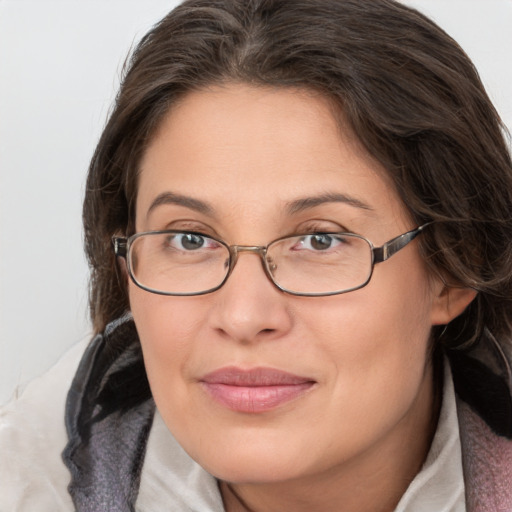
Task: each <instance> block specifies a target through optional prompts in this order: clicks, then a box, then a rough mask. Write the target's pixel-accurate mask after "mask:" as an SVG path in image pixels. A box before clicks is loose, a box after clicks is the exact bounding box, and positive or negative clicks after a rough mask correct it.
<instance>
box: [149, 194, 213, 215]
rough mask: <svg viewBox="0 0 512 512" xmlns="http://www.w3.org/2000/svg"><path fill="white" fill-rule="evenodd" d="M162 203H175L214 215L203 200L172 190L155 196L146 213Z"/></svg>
mask: <svg viewBox="0 0 512 512" xmlns="http://www.w3.org/2000/svg"><path fill="white" fill-rule="evenodd" d="M164 204H177V205H179V206H185V207H186V208H190V209H191V210H196V211H197V212H199V213H203V214H205V215H210V216H213V215H214V210H213V208H212V207H211V206H210V205H209V204H208V203H206V202H205V201H201V200H199V199H194V198H193V197H189V196H184V195H181V194H175V193H174V192H162V193H161V194H159V195H158V196H156V198H155V199H154V200H153V202H152V203H151V205H150V206H149V208H148V212H147V215H149V214H150V213H151V212H152V211H153V210H154V209H155V208H157V207H158V206H161V205H164Z"/></svg>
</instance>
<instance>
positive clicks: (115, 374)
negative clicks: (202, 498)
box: [63, 314, 512, 512]
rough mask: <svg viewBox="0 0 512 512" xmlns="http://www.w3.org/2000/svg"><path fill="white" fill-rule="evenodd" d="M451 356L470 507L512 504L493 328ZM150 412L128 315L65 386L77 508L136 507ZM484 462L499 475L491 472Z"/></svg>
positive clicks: (507, 414) (97, 511)
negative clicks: (469, 481)
mask: <svg viewBox="0 0 512 512" xmlns="http://www.w3.org/2000/svg"><path fill="white" fill-rule="evenodd" d="M448 357H449V359H450V362H451V366H452V373H453V377H454V383H455V390H456V393H457V395H458V403H459V416H460V417H459V420H460V428H461V440H462V443H463V455H464V457H463V459H464V461H463V462H464V470H465V477H468V476H469V478H470V480H471V481H475V485H472V484H471V488H470V489H469V494H467V501H468V503H467V504H468V510H475V511H476V510H479V511H480V510H482V511H483V510H489V511H494V510H498V509H499V510H512V508H510V509H509V508H501V507H502V506H505V507H508V506H509V505H510V506H511V507H512V481H510V480H511V479H512V475H511V474H510V469H511V468H512V463H510V462H509V459H510V457H509V454H512V442H510V441H508V439H511V438H512V399H511V390H512V385H511V370H510V364H509V362H508V359H507V357H506V356H505V354H504V352H503V349H502V347H500V345H499V344H498V343H497V342H496V340H495V339H494V338H493V336H492V335H491V334H490V333H486V334H485V336H484V337H483V338H482V339H481V340H480V341H479V342H478V343H476V344H475V345H474V346H473V347H472V348H471V350H468V351H464V352H462V351H459V352H457V351H452V352H450V353H449V354H448ZM461 404H462V405H461ZM468 406H469V407H468ZM154 412H155V405H154V402H153V399H152V397H151V392H150V389H149V384H148V381H147V377H146V372H145V369H144V362H143V359H142V352H141V348H140V343H139V339H138V335H137V331H136V328H135V325H134V323H133V320H132V317H131V315H129V314H127V315H125V316H124V317H122V318H120V319H119V320H117V321H115V322H112V323H111V324H109V325H108V326H107V328H106V330H105V332H104V333H103V334H102V335H98V336H96V337H95V338H94V339H93V340H92V342H91V344H90V345H89V347H88V349H87V350H86V352H85V354H84V356H83V358H82V360H81V363H80V366H79V368H78V371H77V373H76V375H75V378H74V380H73V383H72V385H71V389H70V390H69V394H68V399H67V404H66V425H67V431H68V436H69V442H68V444H67V446H66V449H65V451H64V453H63V458H64V462H65V464H66V465H67V467H68V468H69V470H70V472H71V483H70V485H69V492H70V494H71V496H72V499H73V502H74V504H75V507H76V510H77V512H103V511H109V512H131V511H134V510H135V502H136V499H137V494H138V489H139V484H140V475H141V470H142V465H143V462H144V456H145V451H146V444H147V440H148V436H149V431H150V429H151V425H152V421H153V416H154ZM480 418H482V419H483V420H484V421H485V423H484V422H483V421H482V420H481V419H480ZM479 422H481V424H480V423H479ZM507 438H508V439H507ZM482 439H484V440H485V443H484V442H483V441H482ZM466 448H468V449H467V450H466ZM493 451H494V453H493ZM500 456H501V458H503V461H502V462H499V465H497V464H498V463H497V462H496V459H497V458H499V457H500ZM488 459H492V460H490V461H488ZM489 464H491V465H493V464H494V465H495V466H496V467H497V469H496V471H494V473H500V474H498V475H494V474H493V475H491V476H489V475H488V474H487V473H488V471H486V469H485V468H486V467H487V468H489ZM479 479H480V480H482V481H481V482H480V483H479V482H478V480H479ZM508 484H510V485H508ZM468 485H469V484H468V482H466V490H467V492H468ZM496 489H497V490H496ZM486 493H487V494H486ZM498 495H499V496H498ZM482 499H483V500H484V501H482ZM496 500H498V501H499V503H500V506H499V508H496V503H497V501H496ZM483 502H485V503H488V504H489V506H482V505H481V503H483ZM491 502H492V503H491ZM503 503H505V505H502V504H503Z"/></svg>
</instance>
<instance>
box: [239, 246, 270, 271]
mask: <svg viewBox="0 0 512 512" xmlns="http://www.w3.org/2000/svg"><path fill="white" fill-rule="evenodd" d="M229 252H230V253H231V265H230V267H231V268H230V273H231V272H232V271H233V269H234V267H235V265H236V262H237V261H238V256H239V255H240V253H242V252H248V253H253V254H256V255H258V256H259V258H260V261H261V264H262V265H263V269H264V270H265V273H268V271H267V248H266V247H265V246H264V245H231V246H229Z"/></svg>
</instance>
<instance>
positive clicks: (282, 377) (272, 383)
mask: <svg viewBox="0 0 512 512" xmlns="http://www.w3.org/2000/svg"><path fill="white" fill-rule="evenodd" d="M200 382H201V384H202V385H203V387H204V388H205V389H206V391H207V392H208V393H209V394H210V395H211V396H212V397H213V399H214V400H216V401H217V402H219V403H220V404H222V405H224V406H226V407H228V408H229V409H231V410H233V411H237V412H249V413H259V412H265V411H269V410H271V409H274V408H276V407H278V406H280V405H282V404H284V403H286V402H289V401H290V400H293V399H294V398H297V397H298V396H300V395H302V394H303V393H305V392H306V391H308V390H309V389H310V388H311V387H312V386H313V385H314V384H315V381H313V380H311V379H309V378H307V377H300V376H298V375H293V374H290V373H287V372H282V371H280V370H275V369H272V368H253V369H251V370H241V369H239V368H235V367H226V368H221V369H220V370H216V371H214V372H212V373H209V374H208V375H205V376H204V377H203V378H202V379H201V381H200Z"/></svg>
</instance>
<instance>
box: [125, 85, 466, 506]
mask: <svg viewBox="0 0 512 512" xmlns="http://www.w3.org/2000/svg"><path fill="white" fill-rule="evenodd" d="M335 117H336V116H334V115H333V109H332V106H331V105H330V103H329V102H328V101H327V100H326V99H325V98H323V97H322V96H320V95H317V94H314V93H311V92H308V91H304V90H297V89H271V88H262V87H260V88H256V87H251V86H247V85H243V84H227V85H224V86H222V87H220V86H219V87H212V88H210V89H207V90H201V91H197V92H193V93H190V94H188V95H187V96H185V97H184V98H183V99H182V101H181V102H180V103H179V104H177V105H175V106H174V107H173V109H172V110H171V112H170V113H169V114H168V115H167V117H166V118H165V119H164V120H163V122H162V124H161V126H160V128H159V130H158V132H157V134H156V135H155V137H154V139H153V140H152V142H151V143H150V145H149V147H148V149H147V151H146V153H145V156H144V158H143V160H142V163H141V175H140V182H139V191H138V196H137V206H136V229H137V231H138V232H140V231H147V230H158V229H194V230H199V231H201V232H204V233H205V234H211V235H213V236H216V237H219V238H221V239H223V240H225V241H226V242H227V243H229V244H243V245H266V244H267V243H269V242H270V241H271V240H274V239H276V238H278V237H281V236H284V235H287V234H291V233H295V232H297V231H301V230H312V229H313V230H314V229H320V230H326V229H335V230H340V229H341V230H346V231H352V232H355V233H358V234H361V235H363V236H365V237H367V238H368V239H369V240H371V241H372V242H373V243H374V245H375V246H378V245H381V244H383V243H384V242H386V241H387V240H389V239H391V238H392V237H394V236H397V235H399V234H401V233H403V232H405V231H408V230H409V229H412V228H414V227H416V226H415V225H414V224H413V223H412V221H411V220H410V218H409V217H408V214H407V211H406V210H405V208H404V206H403V205H402V204H401V202H400V200H399V199H398V197H397V194H396V193H395V191H394V189H393V187H392V186H391V185H390V183H389V182H388V180H387V179H386V177H385V171H384V169H382V168H381V167H380V166H379V164H378V163H377V162H375V161H374V160H373V159H372V158H371V157H370V156H369V155H368V154H367V153H366V152H365V151H364V150H363V149H362V147H361V146H360V145H359V144H358V142H357V140H355V138H354V136H353V135H352V134H351V133H350V131H349V130H347V129H345V128H343V127H341V128H340V126H339V124H340V123H339V119H338V120H336V118H335ZM169 192H170V193H172V194H175V195H176V194H179V195H183V196H187V197H189V198H192V199H195V200H199V201H201V202H203V203H206V204H207V205H208V208H207V209H204V208H199V209H198V208H197V205H196V204H195V203H194V202H193V201H190V200H189V201H188V202H187V203H186V204H175V203H174V202H172V201H167V202H166V201H163V202H162V201H160V204H158V205H157V206H155V207H153V208H151V205H152V203H153V202H154V201H155V199H156V198H157V197H158V196H159V195H161V194H162V193H169ZM329 193H330V194H332V193H336V194H344V195H348V196H350V197H351V198H353V199H355V200H357V201H359V202H360V203H363V204H364V205H365V207H364V208H363V207H361V205H358V204H349V203H347V202H340V201H326V202H322V201H321V202H320V204H316V205H314V206H311V207H307V208H304V209H301V210H300V211H290V210H289V208H288V205H289V203H290V202H293V201H296V200H297V199H302V198H307V197H317V196H322V195H325V194H329ZM181 203H183V201H181ZM129 294H130V304H131V308H132V312H133V315H134V319H135V322H136V325H137V329H138V331H139V334H140V338H141V343H142V348H143V353H144V359H145V364H146V368H147V373H148V377H149V381H150V384H151V389H152V392H153V395H154V398H155V401H156V404H157V407H158V410H159V412H160V413H161V415H162V417H163V419H164V421H165V423H166V424H167V426H168V428H169V429H170V431H171V432H172V433H173V435H174V436H175V437H176V439H177V440H178V441H179V443H180V444H181V445H182V446H183V447H184V449H185V450H186V451H187V452H188V453H189V454H190V455H191V457H193V458H194V459H195V460H196V461H197V462H199V464H201V465H202V466H203V467H204V468H205V469H206V470H207V471H209V472H210V473H212V474H213V475H215V476H216V477H217V478H219V479H220V480H221V481H222V483H221V484H220V488H221V491H222V495H223V498H224V501H225V506H226V509H227V510H229V511H236V510H253V511H260V510H262V511H263V510H264V511H267V512H268V511H278V510H294V511H302V510H307V511H311V510H317V511H331V510H332V511H334V510H336V511H337V510H340V508H339V507H340V503H343V510H344V511H361V510H366V511H390V510H393V508H394V507H395V506H396V504H397V503H398V501H399V499H400V497H401V496H402V494H403V493H404V491H405V490H406V488H407V485H408V484H409V483H410V481H411V480H412V479H413V478H414V475H415V474H416V473H417V472H418V470H419V468H420V466H421V464H422V462H423V460H424V458H425V456H426V454H427V451H428V447H429V444H430V440H431V436H432V424H433V422H432V420H433V419H434V420H435V406H434V403H433V402H434V401H433V378H432V368H431V365H430V362H429V360H428V358H427V352H428V351H427V348H428V341H429V334H430V330H431V327H432V325H436V324H444V323H447V322H449V321H450V320H451V319H452V318H453V317H455V316H456V315H458V314H460V312H461V311H462V310H463V309H464V307H465V306H466V305H467V304H468V303H469V302H470V300H471V299H472V298H473V294H472V292H470V291H468V290H464V289H452V288H446V287H445V286H444V285H443V284H442V283H440V282H439V281H438V280H437V279H436V278H434V277H432V276H431V275H429V273H428V271H427V268H426V266H425V264H424V262H423V261H422V259H421V258H420V256H419V253H418V247H417V241H414V242H412V243H411V244H409V245H408V246H407V247H406V248H404V249H403V250H402V251H400V252H399V253H397V254H396V255H394V256H393V257H392V258H391V259H390V260H388V261H387V262H384V263H381V264H378V265H376V266H375V269H374V274H373V276H372V279H371V281H370V283H369V284H368V285H367V286H366V287H364V288H362V289H360V290H357V291H354V292H351V293H347V294H342V295H335V296H330V297H313V298H312V297H296V296H291V295H288V294H285V293H283V292H281V291H279V290H278V289H277V288H275V287H274V286H273V284H272V283H271V282H270V281H269V280H268V278H267V277H266V276H265V274H264V271H263V269H262V266H261V262H260V261H259V259H258V256H256V255H254V254H249V253H244V254H242V255H241V256H240V257H239V260H238V263H237V265H236V267H235V269H234V271H233V273H232V275H231V276H230V277H229V279H228V281H227V283H226V284H225V285H224V286H223V287H222V288H221V289H219V290H217V291H216V292H213V293H210V294H207V295H203V296H194V297H185V298H183V297H181V298H180V297H168V296H160V295H156V294H151V293H148V292H146V291H144V290H141V289H139V288H138V287H136V286H135V285H134V284H133V283H132V282H131V281H130V283H129ZM225 366H237V367H239V368H253V367H256V366H265V367H271V368H276V369H279V370H283V371H286V372H289V373H293V374H296V375H301V376H308V377H309V378H311V379H312V380H314V381H315V385H314V386H313V387H312V388H311V389H310V390H309V391H308V392H306V393H304V394H303V395H301V396H299V397H297V398H296V399H294V400H292V401H290V402H287V403H285V404H284V405H281V406H279V407H277V408H276V409H274V410H272V411H268V412H265V413H260V414H249V413H240V412H235V411H232V410H230V409H228V408H226V407H224V406H222V405H220V404H219V403H217V402H215V401H214V400H212V398H211V397H210V395H209V394H208V393H206V392H205V390H204V388H203V387H202V386H201V385H200V383H199V381H200V379H201V377H202V376H204V375H205V374H207V373H209V372H212V371H214V370H217V369H219V368H222V367H225Z"/></svg>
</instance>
